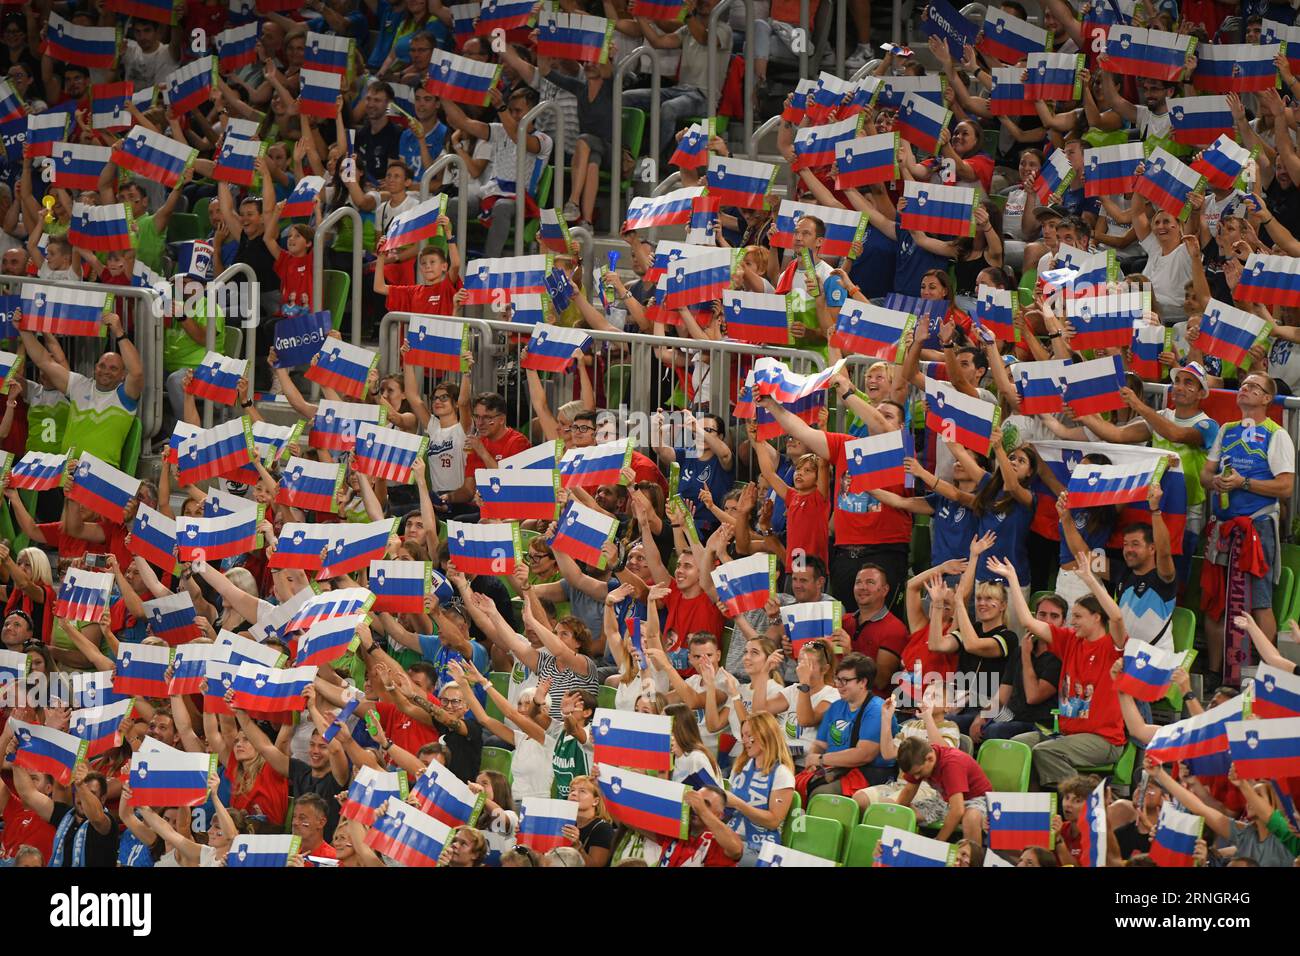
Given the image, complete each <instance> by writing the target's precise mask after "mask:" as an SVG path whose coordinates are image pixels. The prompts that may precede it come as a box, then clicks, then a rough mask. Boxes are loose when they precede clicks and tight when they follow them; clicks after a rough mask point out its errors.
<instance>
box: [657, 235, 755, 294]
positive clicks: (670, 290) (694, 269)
mask: <svg viewBox="0 0 1300 956" xmlns="http://www.w3.org/2000/svg"><path fill="white" fill-rule="evenodd" d="M697 249H698V251H696V250H691V251H689V252H688V254H687V255H686V256H685V257H684V258H681V259H678V260H677V262H676V263H674V265H673V267H672V268H671V269H670V270H669V271H668V272H667V273H666V274H665V276H664V278H665V279H666V280H667V284H666V285H667V291H666V292H665V295H664V301H663V306H664V308H667V309H685V308H690V307H692V306H697V305H699V304H700V303H706V302H710V301H712V300H713V299H717V298H720V297H721V296H722V293H723V292H724V291H726V289H728V288H729V287H730V285H731V277H732V272H733V269H734V265H735V262H736V261H737V258H736V257H737V252H736V250H733V249H704V248H703V247H697Z"/></svg>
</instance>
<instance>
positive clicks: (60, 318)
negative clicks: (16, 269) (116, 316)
mask: <svg viewBox="0 0 1300 956" xmlns="http://www.w3.org/2000/svg"><path fill="white" fill-rule="evenodd" d="M24 288H27V287H26V286H25V287H24ZM32 288H33V289H34V291H33V292H32V293H31V295H30V296H29V295H28V294H27V293H26V292H23V294H22V306H21V307H20V316H19V323H20V325H21V327H22V329H23V330H24V331H27V332H52V333H54V334H55V335H85V336H102V335H103V334H104V328H105V327H104V316H106V315H107V314H108V312H109V309H111V308H112V306H113V294H112V293H111V292H97V291H85V292H83V291H81V290H80V289H64V288H61V287H59V286H45V287H44V288H38V287H32Z"/></svg>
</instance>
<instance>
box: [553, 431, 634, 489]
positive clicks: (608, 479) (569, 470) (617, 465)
mask: <svg viewBox="0 0 1300 956" xmlns="http://www.w3.org/2000/svg"><path fill="white" fill-rule="evenodd" d="M631 461H632V440H631V439H630V438H625V439H623V440H622V441H612V442H606V443H605V444H603V445H592V446H589V447H587V448H570V449H569V450H568V451H566V452H565V453H564V457H563V458H561V459H560V487H562V488H595V487H597V486H599V485H619V484H625V481H624V479H623V476H622V474H621V472H622V471H623V469H624V468H626V467H628V465H629V464H630V463H631Z"/></svg>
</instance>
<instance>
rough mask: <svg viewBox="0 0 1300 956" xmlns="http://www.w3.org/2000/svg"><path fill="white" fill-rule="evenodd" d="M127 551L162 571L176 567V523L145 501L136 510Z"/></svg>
mask: <svg viewBox="0 0 1300 956" xmlns="http://www.w3.org/2000/svg"><path fill="white" fill-rule="evenodd" d="M127 550H128V551H130V552H131V553H132V554H134V555H138V556H140V557H142V558H144V559H145V560H146V561H148V562H149V563H150V564H152V565H153V566H154V567H155V568H157V569H158V570H160V571H171V570H172V569H173V568H174V567H176V521H175V519H173V518H169V517H167V516H166V515H165V514H163V513H162V512H161V511H156V510H155V509H153V508H150V507H149V506H148V505H147V504H145V503H144V502H143V501H142V502H140V504H139V506H138V507H137V508H136V512H135V521H134V522H133V523H132V525H131V540H130V541H128V542H127Z"/></svg>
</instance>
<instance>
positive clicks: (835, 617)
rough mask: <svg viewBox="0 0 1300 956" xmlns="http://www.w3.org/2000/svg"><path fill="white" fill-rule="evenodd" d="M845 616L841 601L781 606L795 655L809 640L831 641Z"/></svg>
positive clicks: (786, 630) (787, 634)
mask: <svg viewBox="0 0 1300 956" xmlns="http://www.w3.org/2000/svg"><path fill="white" fill-rule="evenodd" d="M899 484H901V482H899ZM874 487H877V488H879V487H882V486H880V485H876V486H874ZM843 618H844V605H842V604H840V602H839V601H806V602H804V603H802V604H787V605H785V606H784V607H783V608H781V619H782V621H783V622H784V624H785V634H786V637H788V638H789V639H790V648H791V651H792V652H793V656H794V657H798V656H799V651H800V649H802V648H803V646H804V645H805V644H807V643H808V642H809V641H829V640H830V639H831V637H832V635H834V634H835V632H836V631H838V630H839V629H840V626H841V623H842V621H843Z"/></svg>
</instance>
